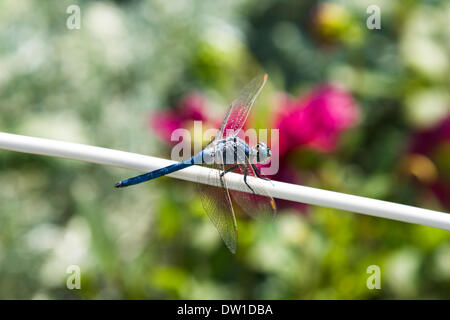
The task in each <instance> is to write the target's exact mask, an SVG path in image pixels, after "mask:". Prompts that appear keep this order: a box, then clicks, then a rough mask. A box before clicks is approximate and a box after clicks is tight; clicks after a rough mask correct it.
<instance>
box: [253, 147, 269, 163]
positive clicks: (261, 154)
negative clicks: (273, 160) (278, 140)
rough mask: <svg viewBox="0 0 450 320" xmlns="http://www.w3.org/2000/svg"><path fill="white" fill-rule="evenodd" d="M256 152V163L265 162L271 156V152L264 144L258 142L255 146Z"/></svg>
mask: <svg viewBox="0 0 450 320" xmlns="http://www.w3.org/2000/svg"><path fill="white" fill-rule="evenodd" d="M256 152H257V153H258V154H257V157H256V159H257V160H258V163H264V162H267V161H268V160H269V159H270V157H271V156H272V150H270V148H269V147H268V146H267V144H265V143H264V142H260V143H258V144H257V145H256Z"/></svg>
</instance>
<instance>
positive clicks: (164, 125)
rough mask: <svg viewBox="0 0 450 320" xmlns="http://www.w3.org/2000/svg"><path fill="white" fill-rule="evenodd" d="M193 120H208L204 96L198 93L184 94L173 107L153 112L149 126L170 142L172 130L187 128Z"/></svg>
mask: <svg viewBox="0 0 450 320" xmlns="http://www.w3.org/2000/svg"><path fill="white" fill-rule="evenodd" d="M193 121H209V117H208V115H207V113H206V107H205V98H204V97H203V96H202V95H201V94H199V93H191V94H188V95H186V96H185V97H184V98H183V99H182V100H181V102H180V104H179V105H178V106H177V107H176V108H175V109H171V110H168V111H161V112H159V113H155V114H153V115H152V116H151V117H150V127H151V128H152V129H153V130H154V131H155V133H156V134H157V135H158V136H159V138H161V139H162V140H164V141H165V142H167V143H171V140H170V137H171V135H172V132H173V131H174V130H176V129H179V128H187V127H189V126H190V125H192V122H193Z"/></svg>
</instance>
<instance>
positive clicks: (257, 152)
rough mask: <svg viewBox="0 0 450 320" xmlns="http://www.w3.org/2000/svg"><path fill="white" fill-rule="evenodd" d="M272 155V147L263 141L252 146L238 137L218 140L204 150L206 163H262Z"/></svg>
mask: <svg viewBox="0 0 450 320" xmlns="http://www.w3.org/2000/svg"><path fill="white" fill-rule="evenodd" d="M268 157H270V149H269V148H267V146H265V144H263V143H259V144H258V145H256V147H250V146H249V145H248V144H247V143H245V142H244V141H243V140H242V139H240V138H238V137H229V138H226V139H221V140H217V141H215V142H214V143H212V144H211V145H209V146H208V147H206V148H205V149H204V151H203V162H204V163H212V162H215V163H223V164H244V163H248V162H250V163H262V162H266V161H267V159H268Z"/></svg>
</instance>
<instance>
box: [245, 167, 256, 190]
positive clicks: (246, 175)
mask: <svg viewBox="0 0 450 320" xmlns="http://www.w3.org/2000/svg"><path fill="white" fill-rule="evenodd" d="M247 176H248V174H247V172H245V174H244V183H245V185H246V186H247V187H248V188H249V189H250V190H251V191H252V192H253V193H255V190H253V189H252V187H250V186H249V184H248V183H247Z"/></svg>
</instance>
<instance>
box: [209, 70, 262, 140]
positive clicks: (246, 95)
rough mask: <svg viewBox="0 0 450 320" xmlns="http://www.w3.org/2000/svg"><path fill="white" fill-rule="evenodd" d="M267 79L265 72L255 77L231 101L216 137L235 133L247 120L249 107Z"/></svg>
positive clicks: (220, 137) (219, 137) (221, 137)
mask: <svg viewBox="0 0 450 320" xmlns="http://www.w3.org/2000/svg"><path fill="white" fill-rule="evenodd" d="M266 81H267V74H264V75H260V76H257V77H255V78H254V79H253V80H252V81H250V83H249V84H247V85H246V86H245V87H244V88H243V89H242V91H241V92H240V94H239V96H238V97H237V98H236V99H235V100H234V101H233V102H232V103H231V105H230V107H229V108H228V111H227V113H226V115H225V118H224V119H223V121H222V124H221V126H220V129H219V132H218V133H217V135H216V139H223V138H225V137H228V136H230V135H237V134H238V132H239V131H240V130H241V129H242V127H243V126H244V124H245V121H246V120H247V117H248V114H249V113H250V109H251V108H252V106H253V103H254V102H255V100H256V98H257V97H258V94H259V93H260V92H261V90H262V88H263V87H264V84H265V83H266Z"/></svg>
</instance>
